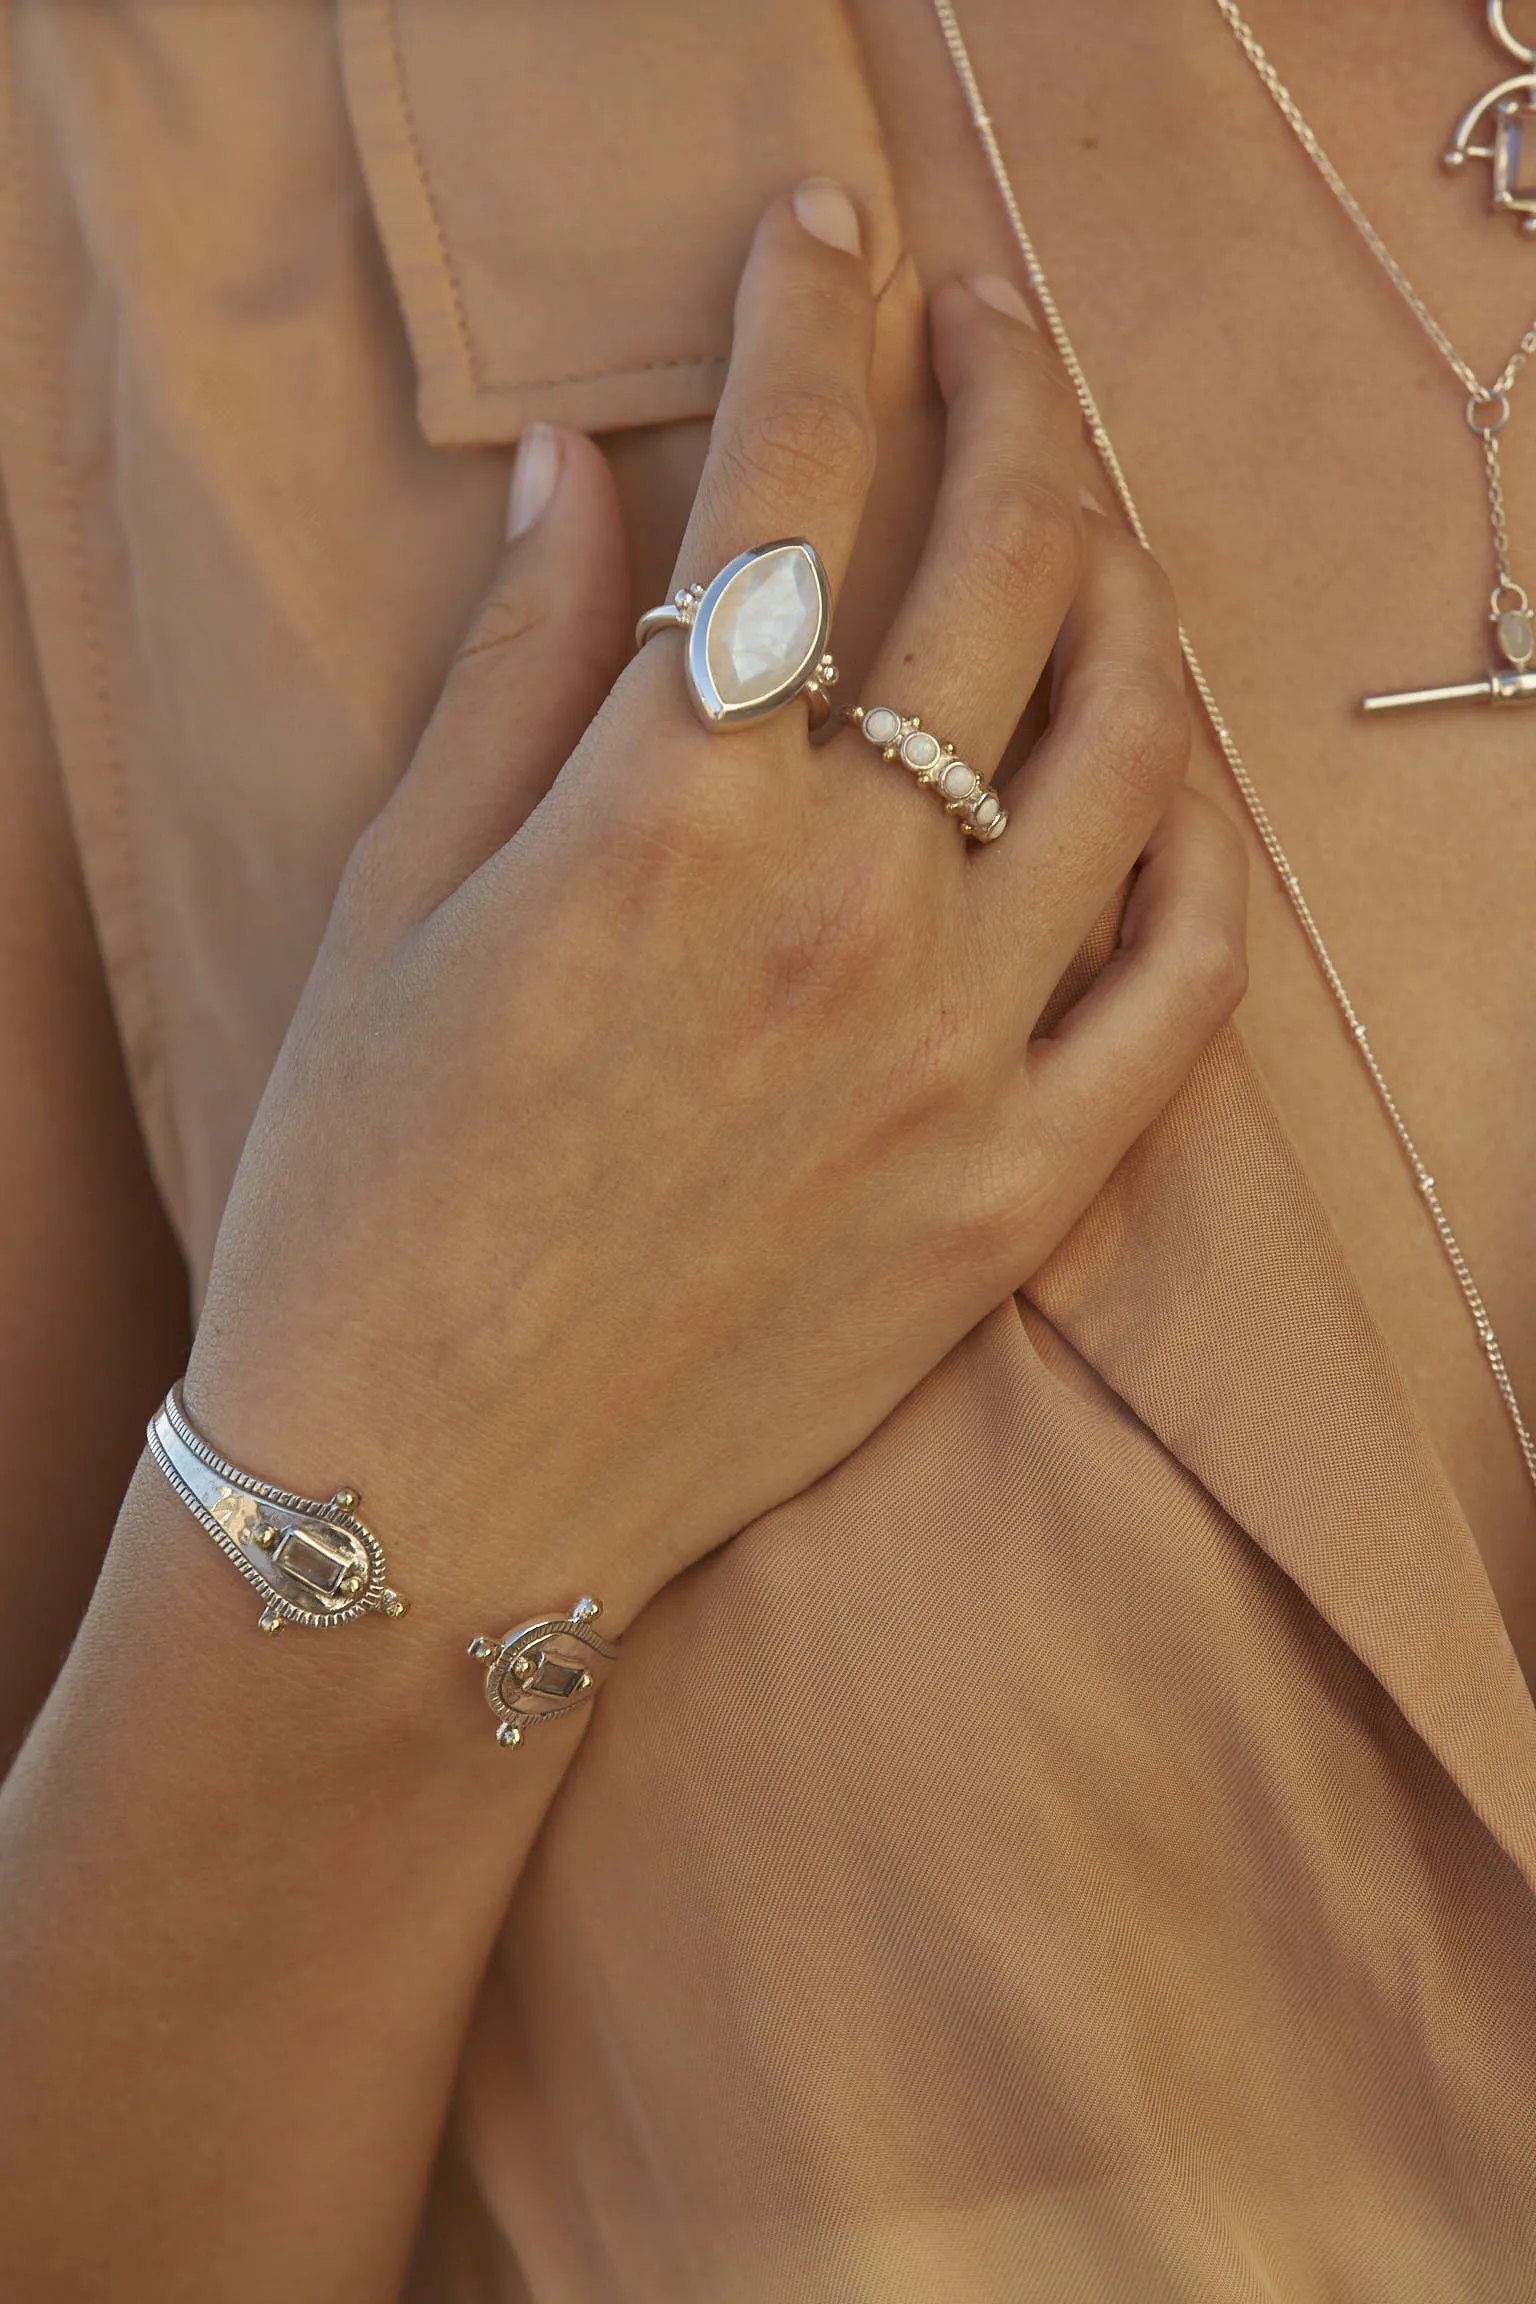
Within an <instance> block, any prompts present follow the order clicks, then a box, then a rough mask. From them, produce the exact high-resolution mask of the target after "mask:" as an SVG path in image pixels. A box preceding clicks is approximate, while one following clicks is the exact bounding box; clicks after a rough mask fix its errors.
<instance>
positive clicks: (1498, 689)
mask: <svg viewBox="0 0 1536 2304" xmlns="http://www.w3.org/2000/svg"><path fill="white" fill-rule="evenodd" d="M1512 589H1514V588H1513V587H1512ZM1516 596H1517V597H1519V594H1518V590H1517V591H1516ZM1489 621H1490V623H1491V624H1492V625H1493V629H1494V633H1495V636H1496V638H1497V640H1498V643H1499V647H1500V649H1501V651H1502V653H1503V656H1504V662H1503V663H1502V664H1497V665H1495V666H1494V668H1493V670H1492V671H1491V672H1485V673H1484V675H1483V677H1482V679H1481V680H1461V681H1457V682H1455V683H1454V684H1453V685H1452V686H1450V687H1447V688H1404V689H1401V690H1399V691H1398V692H1397V693H1396V694H1394V695H1391V696H1365V697H1362V698H1361V705H1360V708H1361V710H1362V711H1363V712H1407V711H1411V710H1413V709H1414V707H1415V706H1417V705H1420V704H1536V671H1532V670H1531V658H1532V657H1533V656H1536V620H1533V617H1532V612H1531V610H1530V609H1529V608H1505V609H1503V610H1498V611H1496V612H1495V613H1494V614H1493V615H1492V616H1491V617H1490V619H1489Z"/></svg>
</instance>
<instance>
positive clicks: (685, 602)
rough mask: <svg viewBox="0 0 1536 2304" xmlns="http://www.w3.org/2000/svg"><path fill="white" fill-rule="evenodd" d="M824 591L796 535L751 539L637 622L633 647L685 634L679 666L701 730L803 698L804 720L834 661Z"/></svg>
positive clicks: (820, 704) (822, 575)
mask: <svg viewBox="0 0 1536 2304" xmlns="http://www.w3.org/2000/svg"><path fill="white" fill-rule="evenodd" d="M831 621H832V594H831V590H830V588H829V586H828V583H827V572H826V570H825V569H824V568H823V566H822V564H821V561H820V559H819V558H818V556H817V553H816V548H815V546H814V545H812V544H807V542H806V541H805V538H804V537H803V536H787V537H784V538H782V539H781V540H780V541H779V542H778V543H777V544H759V545H758V546H756V547H755V549H754V550H752V551H750V552H738V553H737V555H736V558H735V559H734V560H728V561H727V562H726V564H725V566H724V567H723V568H722V569H721V571H720V573H719V575H718V576H716V577H715V578H714V580H713V582H712V583H709V584H689V585H686V586H685V587H684V588H683V589H682V590H681V591H680V592H674V593H673V595H672V598H671V599H670V600H668V601H667V602H666V603H665V604H664V605H663V606H662V607H660V608H648V609H647V610H646V612H645V614H644V615H643V616H642V617H641V619H640V621H639V623H638V624H637V625H636V626H635V646H636V648H637V649H639V648H643V647H644V646H645V644H646V642H647V640H654V639H655V637H656V635H657V633H658V632H670V631H673V630H676V629H681V630H682V631H684V632H686V634H687V635H688V648H687V655H686V658H685V669H686V674H687V681H688V693H689V695H690V696H691V697H692V699H693V705H694V709H695V711H696V712H697V713H698V715H699V718H700V719H701V720H702V721H703V722H704V724H705V726H706V727H708V728H739V727H741V726H742V725H743V724H744V723H745V722H746V721H749V720H761V719H762V718H763V716H764V714H765V713H769V712H777V711H778V710H780V708H781V707H782V706H783V705H785V704H788V703H790V702H791V701H792V700H793V699H794V698H795V697H796V696H803V697H804V698H805V701H806V704H807V706H808V708H809V711H810V716H811V726H812V727H813V728H819V727H820V726H821V724H822V722H823V721H824V720H825V719H826V717H827V715H828V713H829V712H830V711H831V709H832V707H831V704H830V702H829V700H828V697H827V690H828V689H829V688H831V687H832V686H833V685H834V684H835V682H836V680H837V666H836V665H835V664H834V663H833V661H832V659H831V657H830V656H829V655H828V654H827V652H826V650H827V630H828V627H829V625H830V624H831Z"/></svg>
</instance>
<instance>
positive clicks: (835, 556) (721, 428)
mask: <svg viewBox="0 0 1536 2304" xmlns="http://www.w3.org/2000/svg"><path fill="white" fill-rule="evenodd" d="M860 245H861V244H860V225H859V218H858V211H857V210H856V208H855V207H854V205H853V202H852V201H851V200H850V199H849V197H848V195H847V193H846V192H844V191H843V189H842V187H841V186H840V185H837V184H832V183H829V182H826V181H825V180H823V179H820V178H813V179H812V180H811V181H810V182H809V183H806V184H802V185H801V186H800V188H799V190H798V191H797V192H795V193H794V194H793V195H792V196H791V197H790V198H789V199H787V200H776V201H775V202H774V203H773V205H772V207H771V208H770V209H769V210H768V212H767V214H766V215H765V216H764V218H763V220H762V222H761V224H760V225H759V226H758V229H757V233H756V236H755V238H754V239H753V242H752V248H751V253H750V254H749V256H748V258H747V263H746V269H745V271H744V272H743V273H742V277H741V286H740V288H739V290H738V292H737V296H736V317H735V332H734V336H733V340H732V350H731V366H730V373H729V374H728V376H727V378H726V382H725V389H724V391H723V393H722V394H721V398H720V406H719V410H718V412H717V414H716V417H715V421H714V427H713V430H712V431H711V434H710V443H709V453H708V455H707V457H706V459H705V464H704V471H703V474H702V476H701V479H700V482H699V491H698V495H697V497H696V498H695V501H694V507H693V513H692V516H691V518H690V519H689V522H688V527H687V530H686V532H685V534H684V537H683V544H682V549H681V551H680V552H679V554H678V559H677V569H676V573H675V577H674V582H675V583H677V584H688V583H693V582H699V583H707V582H708V581H709V579H710V578H711V577H712V576H713V575H714V574H715V573H716V571H717V570H718V569H719V568H720V567H722V566H723V565H724V563H725V562H726V561H727V560H730V559H732V558H734V557H735V555H736V554H737V553H738V552H744V551H747V550H749V549H750V548H751V547H752V546H754V545H758V544H766V543H772V542H774V541H775V540H776V539H777V538H779V537H782V536H805V537H808V538H809V540H810V541H811V543H813V544H814V545H815V547H816V549H817V551H818V552H819V553H820V555H821V558H822V561H823V563H824V564H825V567H826V570H827V574H828V577H829V579H830V582H831V585H832V588H833V592H834V595H835V593H836V590H837V587H838V585H839V584H840V583H841V581H842V579H843V576H844V574H845V573H846V570H847V566H848V560H849V555H850V554H851V553H852V550H853V545H854V539H855V537H856V536H857V535H858V531H859V522H860V520H861V518H862V517H863V512H864V500H865V497H866V496H867V495H868V492H869V485H870V481H871V479H872V477H873V475H874V453H875V452H874V421H873V417H872V415H871V412H870V404H869V364H870V356H871V352H872V350H873V345H874V323H875V306H874V296H873V293H872V291H871V287H870V280H869V269H868V266H867V265H866V263H865V261H864V258H863V255H862V254H861V252H860ZM656 645H658V643H655V642H653V643H652V646H653V647H654V646H656ZM661 645H666V646H670V645H672V643H670V642H663V643H661Z"/></svg>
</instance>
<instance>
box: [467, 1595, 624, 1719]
mask: <svg viewBox="0 0 1536 2304" xmlns="http://www.w3.org/2000/svg"><path fill="white" fill-rule="evenodd" d="M602 1612H603V1606H602V1602H601V1601H600V1600H593V1599H591V1598H590V1597H588V1598H585V1599H582V1600H578V1601H577V1602H576V1605H575V1606H574V1608H572V1610H571V1612H570V1614H569V1616H541V1617H539V1618H538V1619H537V1620H536V1621H535V1622H534V1623H532V1624H519V1625H518V1626H517V1628H516V1630H515V1631H512V1632H507V1633H505V1634H503V1636H502V1638H501V1639H500V1640H493V1639H488V1638H487V1637H486V1636H485V1635H484V1634H483V1633H482V1634H481V1635H480V1637H479V1638H478V1639H475V1640H471V1642H470V1644H469V1653H470V1655H471V1656H472V1657H473V1659H474V1661H475V1662H476V1663H477V1664H483V1665H484V1666H485V1700H486V1702H487V1704H489V1706H490V1708H491V1710H492V1711H493V1712H494V1713H495V1715H496V1718H497V1720H498V1722H499V1723H500V1725H499V1726H498V1728H497V1730H496V1741H497V1743H498V1744H504V1745H508V1746H510V1745H516V1744H521V1742H522V1740H523V1736H524V1734H525V1732H526V1731H527V1730H528V1729H529V1728H537V1727H540V1726H542V1724H543V1723H544V1722H545V1721H546V1720H563V1719H564V1718H565V1716H566V1714H567V1713H568V1712H575V1711H578V1710H579V1709H580V1707H581V1706H582V1705H583V1704H589V1703H590V1702H591V1700H592V1698H593V1696H594V1695H595V1694H596V1693H597V1687H598V1683H599V1681H600V1680H601V1678H602V1676H603V1673H604V1670H605V1668H606V1667H607V1666H608V1665H609V1664H611V1663H612V1662H613V1661H614V1659H615V1658H616V1657H617V1655H618V1653H619V1651H618V1649H617V1648H616V1647H613V1646H611V1645H610V1644H609V1642H608V1641H606V1640H600V1639H599V1638H598V1636H597V1634H596V1633H595V1632H594V1631H593V1629H592V1626H593V1624H594V1623H595V1622H596V1620H597V1618H598V1617H599V1616H600V1615H601V1614H602Z"/></svg>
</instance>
